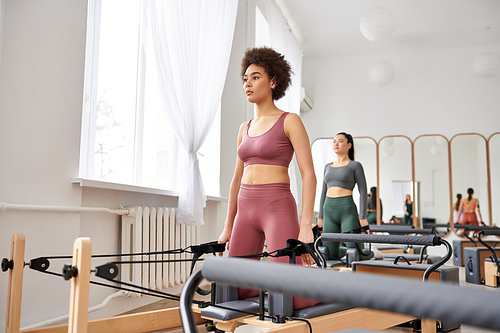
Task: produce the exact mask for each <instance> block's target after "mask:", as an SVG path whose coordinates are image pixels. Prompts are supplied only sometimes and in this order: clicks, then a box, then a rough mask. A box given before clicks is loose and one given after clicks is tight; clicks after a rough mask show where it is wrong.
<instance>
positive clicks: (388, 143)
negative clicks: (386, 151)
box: [380, 136, 394, 147]
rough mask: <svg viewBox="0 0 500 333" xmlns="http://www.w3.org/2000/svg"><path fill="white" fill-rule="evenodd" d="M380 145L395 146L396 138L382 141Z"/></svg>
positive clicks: (390, 137)
mask: <svg viewBox="0 0 500 333" xmlns="http://www.w3.org/2000/svg"><path fill="white" fill-rule="evenodd" d="M380 144H381V145H382V146H384V147H390V146H392V145H393V144H394V138H393V137H392V136H389V137H387V138H384V140H382V141H380Z"/></svg>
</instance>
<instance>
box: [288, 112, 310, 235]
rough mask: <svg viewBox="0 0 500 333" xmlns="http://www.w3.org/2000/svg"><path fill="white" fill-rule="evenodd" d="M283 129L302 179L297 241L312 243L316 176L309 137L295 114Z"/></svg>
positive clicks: (290, 116) (292, 114) (289, 117)
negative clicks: (293, 152) (291, 147)
mask: <svg viewBox="0 0 500 333" xmlns="http://www.w3.org/2000/svg"><path fill="white" fill-rule="evenodd" d="M284 127H285V134H286V136H287V137H288V140H290V142H291V143H292V146H293V149H294V151H295V156H296V158H297V164H298V165H299V169H300V176H301V178H302V213H301V215H300V233H299V240H300V241H302V242H304V243H312V242H314V236H313V233H312V219H313V211H314V199H315V196H316V175H315V174H314V165H313V160H312V154H311V146H310V144H309V136H308V135H307V131H306V129H305V127H304V124H303V123H302V120H301V119H300V117H299V116H298V115H297V114H294V113H290V114H288V116H287V117H286V119H285V126H284Z"/></svg>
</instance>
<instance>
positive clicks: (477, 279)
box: [457, 225, 500, 287]
mask: <svg viewBox="0 0 500 333" xmlns="http://www.w3.org/2000/svg"><path fill="white" fill-rule="evenodd" d="M457 227H458V228H462V229H464V234H469V233H470V232H474V234H475V235H476V236H477V241H478V242H479V243H481V245H483V247H477V246H475V247H466V248H464V257H463V258H464V259H463V260H464V264H465V280H466V281H467V282H472V283H477V284H486V285H487V286H490V287H496V286H497V285H498V278H499V276H500V261H499V259H498V256H499V255H500V248H496V245H497V243H499V242H486V241H485V240H484V239H483V237H485V236H500V228H497V227H486V226H473V225H460V226H457ZM491 243H493V244H491ZM487 259H489V260H487Z"/></svg>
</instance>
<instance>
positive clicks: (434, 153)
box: [431, 145, 442, 156]
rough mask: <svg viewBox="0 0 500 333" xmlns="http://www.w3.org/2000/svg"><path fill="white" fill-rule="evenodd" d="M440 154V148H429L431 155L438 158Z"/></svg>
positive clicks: (434, 146)
mask: <svg viewBox="0 0 500 333" xmlns="http://www.w3.org/2000/svg"><path fill="white" fill-rule="evenodd" d="M441 153H442V148H441V146H439V145H432V146H431V154H432V155H434V156H439V155H441Z"/></svg>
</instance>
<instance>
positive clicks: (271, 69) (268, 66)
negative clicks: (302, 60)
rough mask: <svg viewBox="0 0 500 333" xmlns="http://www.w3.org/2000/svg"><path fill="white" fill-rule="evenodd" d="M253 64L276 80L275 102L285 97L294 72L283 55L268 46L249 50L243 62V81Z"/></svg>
mask: <svg viewBox="0 0 500 333" xmlns="http://www.w3.org/2000/svg"><path fill="white" fill-rule="evenodd" d="M252 64H253V65H257V66H260V67H263V68H264V69H265V70H266V73H267V75H268V76H269V78H270V79H272V78H274V82H275V84H276V86H275V87H274V89H273V100H276V101H277V100H278V99H280V98H282V97H283V96H285V91H286V90H287V89H288V87H289V86H290V85H291V84H292V79H291V76H292V74H293V71H292V67H291V66H290V63H289V62H288V61H286V60H285V57H284V56H283V55H281V54H279V53H278V52H276V51H274V50H273V49H272V48H270V47H266V46H262V47H254V48H251V49H247V50H246V52H245V55H244V57H243V60H242V61H241V78H242V79H243V77H244V76H245V72H246V70H247V68H248V66H250V65H252Z"/></svg>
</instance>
